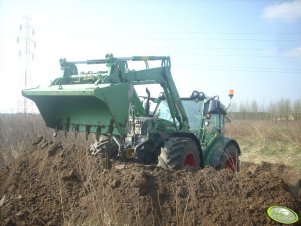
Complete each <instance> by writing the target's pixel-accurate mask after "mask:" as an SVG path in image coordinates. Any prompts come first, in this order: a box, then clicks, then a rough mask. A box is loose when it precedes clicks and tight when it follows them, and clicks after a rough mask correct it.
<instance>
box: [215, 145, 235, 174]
mask: <svg viewBox="0 0 301 226" xmlns="http://www.w3.org/2000/svg"><path fill="white" fill-rule="evenodd" d="M219 168H220V169H230V170H231V171H233V172H238V171H239V168H240V162H239V149H238V147H237V145H235V144H234V143H230V144H228V145H227V146H226V147H225V149H224V153H223V155H222V157H221V161H220V167H219Z"/></svg>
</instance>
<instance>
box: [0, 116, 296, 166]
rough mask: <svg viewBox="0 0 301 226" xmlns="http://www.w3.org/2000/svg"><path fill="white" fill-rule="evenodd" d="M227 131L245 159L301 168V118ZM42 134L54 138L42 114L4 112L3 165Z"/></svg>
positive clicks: (238, 124) (81, 139) (241, 123)
mask: <svg viewBox="0 0 301 226" xmlns="http://www.w3.org/2000/svg"><path fill="white" fill-rule="evenodd" d="M226 128H227V129H226V134H227V136H229V137H233V138H235V139H236V140H237V141H238V143H239V145H240V146H241V149H242V156H241V160H242V161H252V162H256V163H258V162H261V161H262V160H265V161H268V162H275V163H284V164H286V165H290V166H292V167H294V168H298V169H301V121H277V122H276V121H270V120H258V121H256V120H234V121H233V122H232V123H229V124H227V125H226ZM39 135H42V136H44V137H45V138H46V139H53V138H52V130H51V129H49V128H47V127H46V126H45V123H44V121H43V119H42V118H41V116H39V115H24V114H0V167H1V166H5V165H6V164H9V163H10V162H11V161H12V160H13V159H14V158H16V157H17V156H18V155H20V153H22V152H24V150H26V149H28V148H29V147H30V146H31V143H32V142H33V141H34V140H35V139H36V138H37V137H38V136H39ZM58 139H61V140H62V141H63V145H64V144H73V143H75V144H80V145H84V146H86V147H89V145H90V144H91V143H92V142H94V136H92V135H90V136H89V139H88V141H86V140H85V136H84V134H79V135H78V137H77V139H75V137H74V134H72V133H71V134H68V136H67V137H65V136H64V134H63V133H60V134H59V137H58Z"/></svg>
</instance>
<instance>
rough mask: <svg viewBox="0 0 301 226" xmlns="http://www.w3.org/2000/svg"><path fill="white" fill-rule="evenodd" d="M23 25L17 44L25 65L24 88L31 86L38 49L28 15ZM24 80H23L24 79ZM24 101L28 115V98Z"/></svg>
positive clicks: (25, 111)
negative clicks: (36, 50)
mask: <svg viewBox="0 0 301 226" xmlns="http://www.w3.org/2000/svg"><path fill="white" fill-rule="evenodd" d="M22 19H23V21H22V23H21V24H20V33H19V36H18V37H17V43H18V44H19V57H20V58H21V60H22V63H23V65H24V83H23V82H22V83H23V85H24V88H25V89H26V88H29V87H30V86H31V70H30V69H31V62H32V61H33V60H34V52H33V51H34V49H35V48H36V42H35V40H34V38H33V37H34V33H35V31H34V28H33V27H32V25H31V22H32V19H31V18H30V17H29V16H28V15H27V16H24V17H23V18H22ZM22 80H23V79H22ZM23 99H24V106H23V107H24V113H28V110H29V109H28V104H27V100H26V98H23Z"/></svg>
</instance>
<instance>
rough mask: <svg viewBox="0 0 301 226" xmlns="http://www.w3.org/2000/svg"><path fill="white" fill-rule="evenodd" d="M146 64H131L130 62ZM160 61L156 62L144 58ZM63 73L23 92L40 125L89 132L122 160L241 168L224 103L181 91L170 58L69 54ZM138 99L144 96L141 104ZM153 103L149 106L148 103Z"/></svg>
mask: <svg viewBox="0 0 301 226" xmlns="http://www.w3.org/2000/svg"><path fill="white" fill-rule="evenodd" d="M136 61H142V62H144V63H145V69H142V70H133V69H131V68H129V63H130V62H136ZM152 61H159V62H160V65H159V66H157V67H150V66H149V63H150V62H152ZM80 64H85V65H105V66H106V67H107V70H106V71H97V72H91V71H88V72H81V73H79V72H78V68H77V66H78V65H80ZM60 65H61V69H62V71H63V75H62V76H61V77H59V78H57V79H55V80H54V81H53V82H52V83H51V84H50V86H48V87H37V88H32V89H26V90H23V91H22V94H23V96H25V97H27V98H29V99H31V100H33V101H34V102H35V103H36V105H37V107H38V109H39V111H40V113H41V115H42V117H43V119H44V121H45V123H46V125H47V126H48V127H50V128H53V129H54V135H56V134H57V133H58V132H59V131H65V132H74V133H75V134H77V133H78V132H84V133H86V136H88V135H89V134H90V133H93V134H95V137H96V142H95V143H94V144H93V145H91V153H92V154H93V155H97V154H101V155H103V154H105V155H107V156H110V157H114V156H115V157H118V158H120V159H121V160H123V161H134V162H140V163H143V164H158V165H159V166H161V167H163V168H171V169H182V168H198V167H203V166H205V165H211V166H213V167H214V168H216V169H222V168H229V169H231V170H233V171H238V170H239V154H240V149H239V146H238V144H237V142H236V141H235V140H233V139H230V138H227V137H225V136H224V132H223V131H224V124H225V121H226V120H227V117H226V110H227V109H226V108H225V107H224V106H223V105H222V104H221V103H220V101H219V100H218V97H208V96H206V95H205V94H204V93H202V92H198V91H193V92H192V94H191V96H190V97H187V98H180V96H179V94H178V91H177V88H176V86H175V83H174V81H173V79H172V76H171V65H170V58H169V57H166V56H148V57H141V56H134V57H126V58H115V57H114V56H113V55H112V54H110V55H109V54H108V55H106V58H105V59H101V60H88V61H73V62H68V61H66V59H61V60H60ZM151 84H159V85H160V86H161V87H162V89H163V92H161V93H160V96H159V97H156V98H154V97H151V94H150V92H149V90H148V89H146V94H147V95H146V96H138V94H137V92H136V89H135V87H136V86H137V85H151ZM141 99H144V105H143V104H142V101H141ZM151 104H152V105H155V106H156V107H155V109H154V110H153V111H151V110H150V105H151Z"/></svg>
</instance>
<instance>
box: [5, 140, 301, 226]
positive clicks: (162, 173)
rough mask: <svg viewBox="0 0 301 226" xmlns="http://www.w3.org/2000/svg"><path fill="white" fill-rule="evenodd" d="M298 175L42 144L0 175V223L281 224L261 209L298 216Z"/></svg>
mask: <svg viewBox="0 0 301 226" xmlns="http://www.w3.org/2000/svg"><path fill="white" fill-rule="evenodd" d="M300 176H301V175H300V174H298V173H297V172H294V171H291V170H289V169H288V168H287V167H285V166H283V165H271V164H268V163H263V164H261V165H255V164H251V163H242V166H241V172H239V173H237V174H233V173H231V172H229V171H228V170H221V171H216V170H214V169H212V168H205V169H202V170H196V171H193V170H180V171H168V170H163V169H161V168H158V167H156V166H145V165H139V164H130V163H122V162H118V161H116V160H108V159H100V158H95V157H93V156H90V155H89V152H88V151H87V150H85V149H83V148H80V147H76V146H74V145H71V146H68V147H62V145H61V144H60V143H51V142H47V141H45V140H42V141H41V142H40V143H39V144H36V145H35V146H34V147H33V148H32V149H31V150H30V151H28V152H26V153H25V154H23V155H22V156H21V157H19V158H18V159H17V160H16V161H15V162H14V163H13V164H11V165H10V166H9V167H7V168H6V169H2V170H1V171H0V181H1V184H0V225H174V226H175V225H267V224H268V225H280V224H278V223H276V222H274V221H272V220H270V219H269V218H268V217H267V215H266V210H267V208H268V207H269V206H271V205H283V206H287V207H289V208H292V209H294V210H295V211H296V212H297V213H298V215H299V216H301V202H300V201H301V194H300V192H301V191H300V187H301V178H300ZM298 180H299V181H298ZM298 182H299V183H298Z"/></svg>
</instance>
